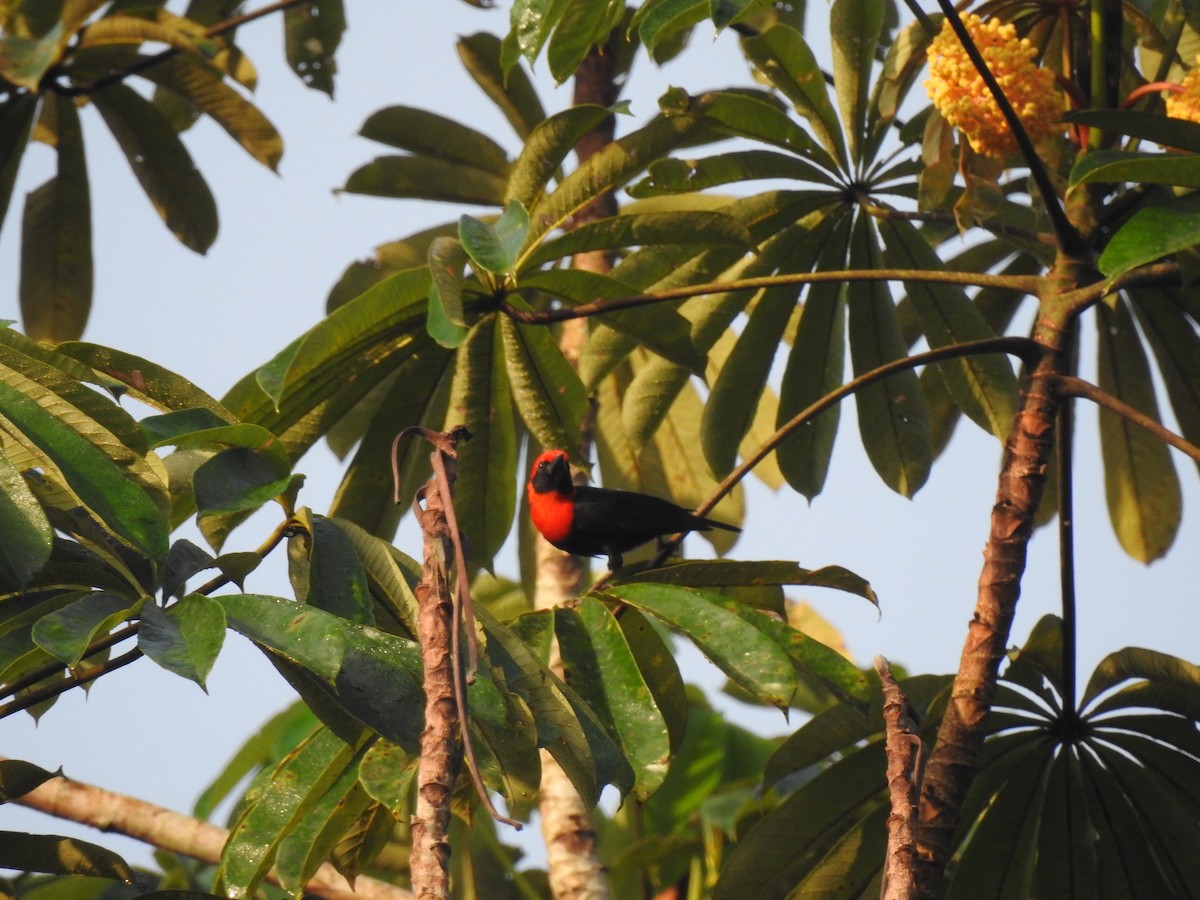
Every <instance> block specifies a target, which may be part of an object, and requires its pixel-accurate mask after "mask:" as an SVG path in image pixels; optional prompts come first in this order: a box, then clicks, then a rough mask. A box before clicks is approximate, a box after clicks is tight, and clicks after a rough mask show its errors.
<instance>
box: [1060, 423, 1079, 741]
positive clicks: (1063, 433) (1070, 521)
mask: <svg viewBox="0 0 1200 900" xmlns="http://www.w3.org/2000/svg"><path fill="white" fill-rule="evenodd" d="M1055 435H1056V437H1057V438H1058V445H1057V448H1056V449H1057V452H1058V457H1057V462H1058V583H1059V593H1060V594H1061V595H1062V622H1063V634H1062V670H1063V671H1062V676H1063V715H1064V717H1066V718H1073V717H1074V715H1075V699H1076V698H1075V639H1076V628H1075V499H1074V496H1075V491H1074V479H1075V464H1074V443H1075V405H1074V403H1073V402H1072V401H1070V400H1067V401H1065V402H1064V403H1062V404H1061V405H1060V406H1059V407H1058V424H1057V426H1055Z"/></svg>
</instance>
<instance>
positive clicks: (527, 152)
mask: <svg viewBox="0 0 1200 900" xmlns="http://www.w3.org/2000/svg"><path fill="white" fill-rule="evenodd" d="M611 115H612V111H611V110H608V109H605V108H604V107H602V106H595V105H593V104H587V103H585V104H580V105H578V106H572V107H570V108H569V109H565V110H563V111H561V112H558V113H555V114H554V115H553V116H551V117H550V118H548V119H545V120H544V121H542V122H539V123H538V124H537V126H536V127H535V128H534V129H533V130H532V132H530V134H529V136H528V137H527V138H526V140H525V146H524V147H523V149H522V150H521V155H520V156H518V157H517V161H516V162H515V163H513V167H512V171H511V173H510V174H509V177H508V190H507V192H506V193H505V196H504V200H505V203H508V202H511V201H513V200H515V201H517V202H518V203H520V204H521V205H523V206H524V207H525V208H526V209H530V208H532V207H533V206H534V205H535V204H537V203H538V202H539V201H540V200H541V199H542V197H543V195H544V194H545V191H546V185H547V183H548V182H549V181H550V179H551V178H553V177H554V175H555V173H556V172H557V171H558V168H559V166H561V165H562V162H563V160H564V159H566V158H567V154H569V153H570V152H571V151H572V150H574V149H575V145H576V144H578V143H579V140H580V138H582V137H583V136H584V135H585V134H587V133H588V132H590V131H592V130H593V129H594V128H596V126H598V125H599V124H600V123H601V122H603V121H604V120H605V119H606V118H608V117H609V116H611Z"/></svg>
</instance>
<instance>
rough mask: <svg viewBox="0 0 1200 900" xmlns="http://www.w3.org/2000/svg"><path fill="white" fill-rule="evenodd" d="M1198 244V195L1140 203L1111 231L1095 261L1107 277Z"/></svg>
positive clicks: (1199, 204)
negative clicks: (1112, 233)
mask: <svg viewBox="0 0 1200 900" xmlns="http://www.w3.org/2000/svg"><path fill="white" fill-rule="evenodd" d="M1197 244H1200V196H1197V195H1196V194H1187V195H1185V196H1183V197H1173V198H1171V199H1169V200H1164V201H1160V202H1156V203H1153V204H1151V205H1149V206H1144V207H1142V208H1141V209H1139V210H1138V211H1137V212H1135V213H1134V214H1133V215H1132V216H1130V218H1129V220H1128V221H1127V222H1126V223H1125V224H1124V225H1123V226H1121V230H1120V231H1118V232H1117V233H1116V234H1115V235H1113V237H1112V240H1110V241H1109V242H1108V246H1106V247H1105V248H1104V252H1103V253H1101V254H1100V259H1099V260H1098V262H1097V265H1098V266H1099V268H1100V271H1101V272H1103V273H1104V274H1105V275H1106V276H1107V277H1109V278H1116V277H1117V276H1118V275H1121V274H1123V273H1125V272H1128V271H1129V270H1130V269H1136V268H1137V267H1138V266H1141V265H1145V264H1146V263H1152V262H1154V261H1155V260H1158V259H1162V258H1163V257H1164V256H1168V255H1169V254H1171V253H1175V252H1176V251H1179V250H1184V249H1186V248H1188V247H1194V246H1196V245H1197Z"/></svg>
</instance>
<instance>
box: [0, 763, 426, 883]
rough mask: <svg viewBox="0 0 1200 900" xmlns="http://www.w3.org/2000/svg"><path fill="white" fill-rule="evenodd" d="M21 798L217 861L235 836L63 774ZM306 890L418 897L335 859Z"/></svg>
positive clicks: (63, 814) (59, 814)
mask: <svg viewBox="0 0 1200 900" xmlns="http://www.w3.org/2000/svg"><path fill="white" fill-rule="evenodd" d="M2 758H3V757H0V759H2ZM15 802H17V803H19V804H21V805H22V806H26V807H29V808H30V809H36V810H38V811H39V812H44V813H46V814H47V815H51V816H54V817H55V818H58V819H65V820H67V821H71V822H78V823H80V824H82V825H90V826H91V827H93V828H98V829H100V830H101V831H111V832H116V833H117V834H123V835H125V836H127V837H131V838H134V839H135V840H139V841H143V842H144V843H147V844H150V845H151V846H154V847H158V848H160V849H163V850H168V851H170V852H172V853H181V854H183V855H184V856H189V857H191V858H192V859H198V860H200V861H201V862H206V863H211V864H213V865H215V864H217V863H219V862H220V861H221V850H222V848H223V847H224V846H225V842H226V841H227V840H228V839H229V832H228V831H227V830H226V829H224V828H220V827H218V826H216V825H211V824H209V823H208V822H203V821H201V820H200V819H193V818H192V817H191V816H185V815H183V814H181V813H177V812H174V811H172V810H169V809H165V808H164V807H161V806H156V805H154V804H153V803H147V802H146V801H145V800H139V799H137V798H136V797H128V796H125V795H124V794H117V793H114V792H112V791H106V790H104V789H103V788H99V787H96V786H94V785H90V784H84V783H83V782H79V781H73V780H70V779H68V778H64V777H61V776H60V777H58V778H53V779H51V780H50V781H47V782H46V783H45V784H43V785H41V786H40V787H38V788H36V789H34V790H32V791H30V792H29V793H28V794H25V795H24V796H22V797H19V798H17V800H16V801H15ZM266 880H267V881H269V882H271V883H272V884H279V880H278V878H277V876H276V875H275V872H274V870H272V871H271V872H269V873H267V876H266ZM304 890H305V893H306V894H311V895H314V896H317V897H325V898H328V900H414V895H413V894H412V893H410V892H409V891H406V890H404V889H403V888H399V887H396V886H394V885H391V884H387V883H386V882H383V881H378V880H376V879H374V878H369V877H367V876H365V875H359V876H358V878H357V879H356V880H355V882H354V884H353V885H351V884H350V883H349V882H348V881H346V879H345V878H343V877H342V875H341V874H340V873H339V872H338V871H337V870H336V869H335V868H334V867H333V866H331V865H330V864H329V863H323V864H322V865H321V867H320V868H319V869H318V870H317V873H316V874H315V875H314V876H313V877H312V880H311V881H309V883H308V884H306V885H305V886H304Z"/></svg>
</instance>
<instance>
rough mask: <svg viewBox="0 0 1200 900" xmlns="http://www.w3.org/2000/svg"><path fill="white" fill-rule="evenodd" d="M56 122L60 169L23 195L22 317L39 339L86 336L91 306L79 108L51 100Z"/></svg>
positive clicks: (89, 214)
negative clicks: (47, 179) (84, 331)
mask: <svg viewBox="0 0 1200 900" xmlns="http://www.w3.org/2000/svg"><path fill="white" fill-rule="evenodd" d="M47 103H51V104H52V108H53V110H54V115H55V121H56V139H57V151H58V153H57V156H58V169H57V173H56V174H55V176H54V177H52V178H51V179H50V180H49V181H47V182H45V183H44V184H43V185H42V186H41V187H38V188H36V189H34V190H33V191H31V192H30V193H29V195H28V196H27V197H26V198H25V215H24V219H23V223H22V235H21V283H20V300H21V315H22V319H23V320H24V324H25V331H26V333H28V335H29V336H30V337H32V338H34V339H36V340H40V341H49V342H54V343H57V342H58V341H68V340H75V339H76V338H78V337H79V336H80V335H81V334H83V328H84V326H85V325H86V324H87V320H88V312H89V311H90V310H91V307H92V204H91V194H90V189H89V185H88V172H87V163H86V161H85V158H84V150H83V132H82V130H81V128H80V124H79V112H78V110H77V109H76V108H75V104H74V103H73V102H71V101H70V100H69V99H65V100H54V101H47Z"/></svg>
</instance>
